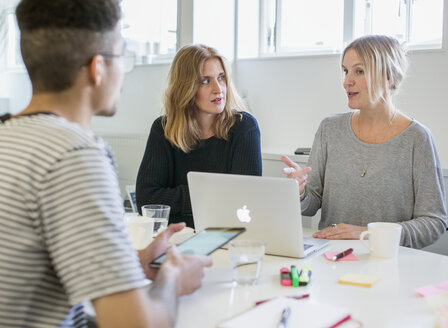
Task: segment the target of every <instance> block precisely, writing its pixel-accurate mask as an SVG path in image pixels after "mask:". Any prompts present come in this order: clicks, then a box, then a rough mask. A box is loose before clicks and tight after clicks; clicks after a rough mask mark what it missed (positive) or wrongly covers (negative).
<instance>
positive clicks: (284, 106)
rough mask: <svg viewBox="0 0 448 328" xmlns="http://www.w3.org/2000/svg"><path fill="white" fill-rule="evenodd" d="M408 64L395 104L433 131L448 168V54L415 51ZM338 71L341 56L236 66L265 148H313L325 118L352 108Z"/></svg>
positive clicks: (237, 64) (268, 61)
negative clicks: (318, 130)
mask: <svg viewBox="0 0 448 328" xmlns="http://www.w3.org/2000/svg"><path fill="white" fill-rule="evenodd" d="M410 61H411V63H410V69H409V72H408V77H407V79H406V80H405V82H404V83H403V86H402V88H401V90H400V92H399V94H398V96H397V97H396V103H397V104H398V107H399V108H400V109H401V110H402V111H403V112H405V113H407V114H408V115H409V116H411V117H414V118H415V119H417V120H418V121H420V122H421V123H423V124H424V125H426V126H427V127H429V129H430V130H431V131H432V133H433V135H434V138H435V140H436V144H437V146H438V150H439V154H440V158H441V162H442V167H443V168H448V129H446V126H447V124H448V52H418V53H411V54H410ZM339 67H340V57H339V56H337V55H334V56H321V57H295V58H279V59H255V60H243V61H239V62H237V63H236V69H235V72H236V74H235V76H236V83H237V85H238V88H239V89H240V90H241V91H242V92H243V93H244V94H245V95H246V96H247V101H248V103H249V106H250V108H251V111H252V112H253V113H254V114H255V116H256V118H257V119H258V121H259V124H260V128H261V135H262V146H263V148H264V149H268V150H269V151H270V152H273V151H275V150H276V149H279V150H282V151H284V150H290V151H293V150H294V149H296V148H297V147H299V146H303V147H306V146H311V144H312V142H313V138H314V133H315V131H316V130H317V128H318V126H319V123H320V121H321V120H322V119H323V118H324V117H325V116H327V115H329V114H332V113H338V112H344V111H347V110H348V107H347V105H346V103H347V101H346V97H345V94H344V91H343V89H342V77H341V73H340V68H339Z"/></svg>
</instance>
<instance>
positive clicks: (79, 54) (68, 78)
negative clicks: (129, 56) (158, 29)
mask: <svg viewBox="0 0 448 328" xmlns="http://www.w3.org/2000/svg"><path fill="white" fill-rule="evenodd" d="M16 16H17V23H18V25H19V28H20V32H21V39H20V47H21V50H22V58H23V62H24V63H25V66H26V68H27V70H28V74H29V76H30V79H31V83H32V84H33V92H34V93H39V92H59V91H63V90H66V89H68V88H70V87H71V86H72V85H73V83H74V81H75V79H76V77H77V73H78V72H79V69H80V68H81V67H82V66H83V65H85V64H87V63H88V62H89V60H90V59H91V58H92V57H93V56H94V55H95V54H98V53H101V52H111V51H112V47H113V45H114V42H115V41H116V38H115V28H116V27H117V23H118V22H119V20H120V18H121V9H120V4H119V0H22V1H21V2H20V4H19V5H18V6H17V9H16Z"/></svg>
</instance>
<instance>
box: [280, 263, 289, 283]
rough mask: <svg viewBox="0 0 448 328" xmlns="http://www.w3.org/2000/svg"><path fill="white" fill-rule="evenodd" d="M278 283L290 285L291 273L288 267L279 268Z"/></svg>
mask: <svg viewBox="0 0 448 328" xmlns="http://www.w3.org/2000/svg"><path fill="white" fill-rule="evenodd" d="M280 284H281V285H282V286H291V285H292V281H291V273H290V272H289V270H288V268H285V267H283V268H281V269H280Z"/></svg>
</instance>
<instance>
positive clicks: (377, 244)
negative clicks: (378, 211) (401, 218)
mask: <svg viewBox="0 0 448 328" xmlns="http://www.w3.org/2000/svg"><path fill="white" fill-rule="evenodd" d="M367 229H368V230H367V231H364V232H362V233H361V235H360V236H359V240H361V242H362V244H363V245H364V246H365V247H367V248H368V249H369V250H370V254H371V255H372V256H375V257H386V258H387V257H395V256H397V254H398V248H399V246H400V237H401V230H402V227H401V225H399V224H398V223H391V222H371V223H369V224H367ZM367 235H368V236H369V242H370V243H369V244H370V245H369V244H367V243H366V241H365V240H364V238H365V236H367Z"/></svg>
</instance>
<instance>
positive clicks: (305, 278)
mask: <svg viewBox="0 0 448 328" xmlns="http://www.w3.org/2000/svg"><path fill="white" fill-rule="evenodd" d="M310 279H311V268H310V267H309V266H304V267H303V268H302V270H300V274H299V285H300V286H306V285H308V283H309V282H310Z"/></svg>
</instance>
